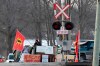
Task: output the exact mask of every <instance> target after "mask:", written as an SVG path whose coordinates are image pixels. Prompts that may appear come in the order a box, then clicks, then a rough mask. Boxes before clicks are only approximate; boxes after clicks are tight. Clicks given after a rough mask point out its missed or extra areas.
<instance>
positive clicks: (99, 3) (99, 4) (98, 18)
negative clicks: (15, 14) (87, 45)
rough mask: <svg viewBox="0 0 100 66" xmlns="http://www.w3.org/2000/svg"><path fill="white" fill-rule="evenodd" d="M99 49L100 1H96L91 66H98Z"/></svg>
mask: <svg viewBox="0 0 100 66" xmlns="http://www.w3.org/2000/svg"><path fill="white" fill-rule="evenodd" d="M99 48H100V0H97V9H96V23H95V38H94V50H93V64H92V66H99V53H100V49H99ZM98 50H99V51H98Z"/></svg>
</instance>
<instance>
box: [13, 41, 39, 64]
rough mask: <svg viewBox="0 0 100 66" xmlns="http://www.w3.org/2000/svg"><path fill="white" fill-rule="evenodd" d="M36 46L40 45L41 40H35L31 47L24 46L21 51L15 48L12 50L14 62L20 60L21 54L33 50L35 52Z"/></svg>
mask: <svg viewBox="0 0 100 66" xmlns="http://www.w3.org/2000/svg"><path fill="white" fill-rule="evenodd" d="M36 46H41V42H39V40H36V41H35V43H34V45H33V46H32V47H29V46H26V47H24V49H23V51H22V52H19V51H17V50H15V51H14V52H13V54H14V60H15V62H18V61H20V58H21V55H23V54H33V53H32V52H33V51H34V54H36ZM33 49H34V50H33Z"/></svg>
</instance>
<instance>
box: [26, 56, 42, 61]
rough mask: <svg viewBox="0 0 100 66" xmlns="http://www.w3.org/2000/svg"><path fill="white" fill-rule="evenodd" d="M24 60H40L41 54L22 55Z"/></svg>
mask: <svg viewBox="0 0 100 66" xmlns="http://www.w3.org/2000/svg"><path fill="white" fill-rule="evenodd" d="M24 62H41V55H31V54H28V55H24Z"/></svg>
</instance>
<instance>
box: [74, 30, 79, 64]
mask: <svg viewBox="0 0 100 66" xmlns="http://www.w3.org/2000/svg"><path fill="white" fill-rule="evenodd" d="M79 41H80V31H78V34H77V35H76V42H75V54H76V59H75V62H78V50H79Z"/></svg>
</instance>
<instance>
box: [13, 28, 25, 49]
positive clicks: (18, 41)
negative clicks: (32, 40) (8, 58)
mask: <svg viewBox="0 0 100 66" xmlns="http://www.w3.org/2000/svg"><path fill="white" fill-rule="evenodd" d="M24 40H25V37H24V36H23V35H22V34H21V33H20V32H19V31H18V30H17V31H16V36H15V40H14V45H13V50H19V51H22V50H23V43H24Z"/></svg>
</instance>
